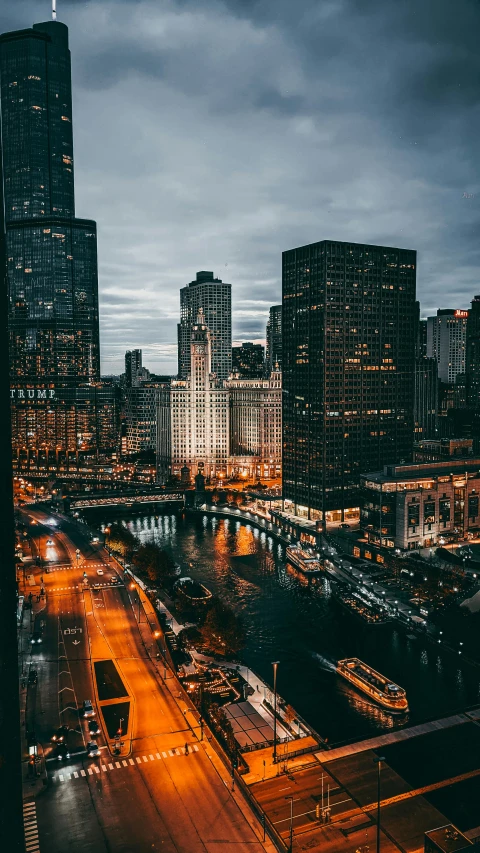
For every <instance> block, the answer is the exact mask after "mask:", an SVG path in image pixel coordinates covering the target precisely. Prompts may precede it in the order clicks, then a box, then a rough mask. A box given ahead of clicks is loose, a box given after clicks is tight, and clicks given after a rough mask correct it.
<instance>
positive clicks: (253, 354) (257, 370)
mask: <svg viewBox="0 0 480 853" xmlns="http://www.w3.org/2000/svg"><path fill="white" fill-rule="evenodd" d="M264 372H265V350H264V348H263V347H262V345H261V344H253V343H251V342H250V341H245V343H243V344H242V345H241V346H239V347H233V348H232V373H234V374H237V375H238V376H239V377H243V378H244V379H260V377H262V376H263V374H264Z"/></svg>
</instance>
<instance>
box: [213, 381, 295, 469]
mask: <svg viewBox="0 0 480 853" xmlns="http://www.w3.org/2000/svg"><path fill="white" fill-rule="evenodd" d="M225 387H226V388H228V391H229V400H230V453H231V457H230V459H229V463H228V471H229V475H231V476H237V477H242V476H243V477H248V478H250V479H259V480H261V479H265V480H270V479H275V478H278V477H280V476H281V473H282V374H281V373H279V372H278V371H276V372H274V373H271V374H270V376H269V378H268V379H240V378H236V377H235V376H232V377H231V378H230V379H229V380H228V382H226V383H225Z"/></svg>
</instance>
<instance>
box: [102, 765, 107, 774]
mask: <svg viewBox="0 0 480 853" xmlns="http://www.w3.org/2000/svg"><path fill="white" fill-rule="evenodd" d="M102 770H103V772H104V773H106V772H107V768H106V767H105V765H104V764H102Z"/></svg>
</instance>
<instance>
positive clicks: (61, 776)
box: [58, 773, 63, 782]
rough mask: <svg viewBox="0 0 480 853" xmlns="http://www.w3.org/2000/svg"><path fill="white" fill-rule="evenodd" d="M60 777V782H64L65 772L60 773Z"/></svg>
mask: <svg viewBox="0 0 480 853" xmlns="http://www.w3.org/2000/svg"><path fill="white" fill-rule="evenodd" d="M58 778H59V779H60V782H63V773H59V774H58Z"/></svg>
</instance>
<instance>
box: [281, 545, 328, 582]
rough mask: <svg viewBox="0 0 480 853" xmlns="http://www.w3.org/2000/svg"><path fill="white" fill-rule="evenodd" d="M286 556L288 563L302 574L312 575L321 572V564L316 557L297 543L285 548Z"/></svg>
mask: <svg viewBox="0 0 480 853" xmlns="http://www.w3.org/2000/svg"><path fill="white" fill-rule="evenodd" d="M286 556H287V560H288V562H289V563H291V564H292V566H294V568H296V569H298V570H299V571H300V572H302V573H303V574H304V575H306V576H308V577H313V576H315V575H319V574H321V573H322V572H323V566H322V564H321V563H320V560H318V559H317V558H316V557H314V556H312V554H309V553H308V551H304V549H303V548H301V547H300V546H299V545H289V546H288V548H287V549H286Z"/></svg>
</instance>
